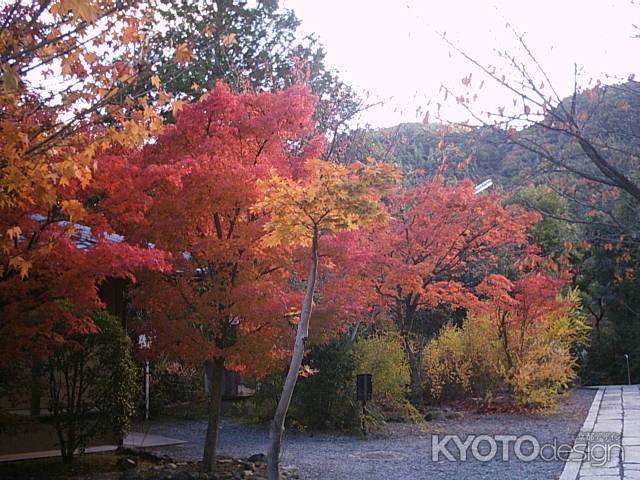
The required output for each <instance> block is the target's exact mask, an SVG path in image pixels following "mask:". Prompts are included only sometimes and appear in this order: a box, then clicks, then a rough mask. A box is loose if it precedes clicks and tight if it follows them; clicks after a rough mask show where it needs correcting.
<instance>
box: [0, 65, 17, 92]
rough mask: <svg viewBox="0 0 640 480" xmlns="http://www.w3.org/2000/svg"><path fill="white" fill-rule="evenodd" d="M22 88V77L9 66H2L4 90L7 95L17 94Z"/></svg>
mask: <svg viewBox="0 0 640 480" xmlns="http://www.w3.org/2000/svg"><path fill="white" fill-rule="evenodd" d="M19 86H20V76H19V75H18V72H16V71H15V70H14V69H13V68H11V67H10V66H9V65H2V90H4V91H5V92H7V93H12V92H16V91H17V90H18V87H19Z"/></svg>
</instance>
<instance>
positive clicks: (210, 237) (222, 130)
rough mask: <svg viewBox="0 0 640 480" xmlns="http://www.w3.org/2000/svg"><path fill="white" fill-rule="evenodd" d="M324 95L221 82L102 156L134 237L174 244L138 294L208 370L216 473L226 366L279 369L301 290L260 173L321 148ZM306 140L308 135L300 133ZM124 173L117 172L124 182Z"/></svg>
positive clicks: (291, 170) (183, 350)
mask: <svg viewBox="0 0 640 480" xmlns="http://www.w3.org/2000/svg"><path fill="white" fill-rule="evenodd" d="M314 103H315V99H314V97H313V96H312V95H311V94H310V93H309V91H308V89H307V88H306V87H303V86H294V87H291V88H289V89H287V90H284V91H281V92H278V93H245V94H234V93H233V92H232V91H231V90H230V89H229V88H228V87H227V86H226V85H224V84H222V83H219V84H218V85H217V86H216V87H215V88H214V89H213V90H212V91H211V92H209V93H207V94H206V95H204V96H203V97H202V98H201V99H200V100H199V101H198V102H195V103H193V104H189V105H185V106H184V107H183V108H182V109H181V110H180V111H179V112H177V115H176V122H175V125H170V126H167V127H166V129H165V131H164V133H163V134H162V135H160V136H159V137H158V138H157V140H156V141H155V142H154V143H153V144H149V145H147V146H146V147H145V148H144V149H143V150H142V151H134V152H128V153H126V152H125V153H124V154H122V155H120V156H117V155H116V156H111V157H109V158H103V163H102V164H101V166H99V168H98V171H99V172H100V169H101V168H102V169H103V171H104V177H102V178H101V176H100V175H99V174H98V175H97V176H96V177H97V178H96V183H97V185H98V186H99V188H100V189H101V195H102V196H103V197H104V198H103V200H101V205H102V206H103V208H105V209H106V210H108V211H109V212H111V213H112V214H113V216H114V218H116V219H118V221H119V222H120V231H122V232H123V233H124V234H125V236H126V237H127V238H131V239H135V240H137V241H139V242H151V243H153V244H154V246H155V248H157V249H160V250H164V251H167V252H170V254H171V262H172V271H171V272H170V273H165V274H161V275H154V274H148V275H147V277H146V278H145V281H144V282H142V283H141V287H140V288H139V289H138V291H137V293H136V301H137V302H138V304H139V305H142V306H144V307H145V308H146V310H147V312H148V321H147V322H146V323H145V324H144V325H142V326H141V328H142V330H143V331H144V332H145V334H147V335H148V336H149V337H150V338H151V344H152V352H151V353H152V354H153V351H155V352H159V353H162V354H163V355H168V356H173V357H176V358H181V359H184V360H188V361H191V362H195V363H204V364H205V365H206V366H207V367H208V368H207V371H208V372H209V375H210V379H211V384H212V389H211V400H210V401H211V405H210V415H209V428H208V431H207V436H206V443H205V453H204V467H205V469H206V470H212V469H213V467H214V463H215V449H216V441H217V431H218V419H219V413H220V402H221V398H222V390H221V384H222V379H223V374H224V369H225V368H227V369H232V370H235V371H238V372H241V373H245V374H258V375H259V374H261V373H265V372H266V371H268V370H270V369H271V368H272V367H273V365H274V364H275V362H278V361H280V360H281V359H282V358H283V357H284V356H285V355H286V353H287V352H288V348H289V346H288V345H287V344H285V343H283V344H280V342H279V339H285V338H289V337H290V336H291V335H292V328H291V324H290V322H289V320H288V318H289V317H288V316H287V313H288V312H289V306H290V305H297V304H298V303H299V302H295V303H292V300H295V299H297V298H298V297H299V296H300V292H298V291H296V290H295V289H292V288H291V283H290V277H291V272H292V267H291V265H289V264H288V263H289V260H288V259H289V258H290V255H287V254H285V253H284V248H285V247H268V246H265V245H264V244H263V243H262V242H261V239H262V237H263V236H264V235H265V232H264V225H265V222H266V220H267V218H266V215H265V214H260V213H256V212H255V211H252V209H251V207H252V206H253V205H254V204H255V203H256V202H257V200H258V190H257V182H258V181H259V180H261V179H268V178H270V177H271V176H272V175H274V174H278V175H282V176H285V177H287V178H292V177H296V176H298V175H299V174H300V172H301V167H302V164H303V162H304V161H305V160H306V159H308V158H311V157H314V156H316V155H318V154H319V152H320V149H321V148H322V147H323V144H324V139H323V138H321V137H312V138H311V140H309V138H308V136H309V135H312V133H313V131H314V123H313V121H312V119H311V115H312V113H313V109H314ZM303 138H304V140H305V141H304V142H302V141H301V139H303ZM114 179H117V181H116V182H114Z"/></svg>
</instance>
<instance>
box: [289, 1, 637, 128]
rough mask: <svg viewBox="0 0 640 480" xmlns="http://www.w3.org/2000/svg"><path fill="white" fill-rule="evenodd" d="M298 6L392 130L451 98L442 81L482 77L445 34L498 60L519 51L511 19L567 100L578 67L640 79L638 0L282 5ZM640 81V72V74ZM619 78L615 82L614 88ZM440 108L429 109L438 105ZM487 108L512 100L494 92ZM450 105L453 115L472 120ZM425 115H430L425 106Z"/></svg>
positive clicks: (484, 98) (596, 74)
mask: <svg viewBox="0 0 640 480" xmlns="http://www.w3.org/2000/svg"><path fill="white" fill-rule="evenodd" d="M280 5H281V6H282V7H284V8H291V9H293V10H295V12H296V14H297V16H298V17H299V18H300V19H301V20H302V29H303V31H304V32H305V33H311V32H315V33H316V34H317V35H318V36H319V38H320V40H321V41H322V43H323V44H324V46H325V47H326V51H327V62H328V63H329V64H330V65H332V66H334V67H335V68H337V69H338V70H339V71H340V72H341V77H342V78H344V79H345V80H346V81H347V82H349V83H350V84H352V85H353V86H355V87H357V89H358V90H360V91H365V90H368V91H370V92H371V95H372V96H374V97H375V98H380V99H386V104H385V106H384V107H379V108H376V109H374V110H371V111H369V112H367V113H366V114H365V115H364V116H363V118H362V119H361V122H368V123H371V124H372V125H374V126H390V125H394V124H397V123H398V122H401V121H404V122H411V121H417V120H422V118H423V117H424V111H425V110H430V111H431V112H432V118H433V115H434V110H435V103H436V102H442V101H443V96H442V93H439V89H440V86H441V84H445V85H447V86H449V87H456V88H461V84H460V80H461V79H462V78H463V77H464V76H466V75H467V74H468V73H470V72H474V77H473V78H474V86H475V88H477V86H478V84H479V82H480V74H479V72H477V71H475V70H474V69H473V67H472V66H471V65H470V64H469V63H468V62H466V61H465V60H464V59H462V58H461V57H460V56H458V55H457V54H454V53H452V51H451V48H450V47H448V46H447V45H446V44H445V43H444V42H443V41H442V40H441V39H440V38H439V37H438V35H437V33H436V32H446V35H447V38H449V39H450V40H452V41H454V42H455V43H456V44H458V45H459V46H460V47H461V48H462V49H463V50H465V51H467V52H469V53H471V54H472V55H473V56H474V57H477V58H479V59H481V60H483V61H485V62H488V63H492V62H496V61H497V57H496V55H495V51H496V49H500V48H504V47H508V48H509V49H511V48H512V46H514V44H515V42H514V38H513V36H512V34H510V33H509V32H508V30H507V29H506V28H505V24H506V22H509V23H510V24H512V25H513V26H514V27H515V28H516V29H517V30H518V31H519V32H521V33H525V34H526V37H525V38H526V41H527V44H528V45H529V46H530V47H531V49H532V50H533V51H534V52H535V54H536V56H537V57H538V59H539V60H540V62H541V63H542V64H543V65H544V66H545V69H546V70H547V72H548V73H549V75H550V77H551V78H552V80H553V82H554V84H555V86H556V88H557V89H558V90H559V91H560V92H561V93H562V94H564V93H565V92H566V93H569V92H570V91H571V89H572V85H573V65H574V63H577V64H578V65H579V66H580V67H582V73H581V77H580V78H581V80H580V81H581V82H582V83H584V84H586V83H587V82H588V80H589V79H590V78H595V79H602V80H603V81H606V78H605V76H606V75H607V74H608V75H613V76H617V77H620V78H626V77H627V76H628V75H629V74H631V73H635V72H638V73H640V68H639V67H640V55H638V53H639V52H640V39H634V38H632V37H633V35H634V33H635V32H634V28H633V26H632V24H633V23H636V22H637V23H640V5H638V2H637V1H636V2H635V4H634V2H633V1H632V0H398V1H396V0H339V1H338V0H281V1H280ZM639 76H640V75H639ZM610 82H611V80H609V81H608V83H610ZM429 99H430V100H431V104H430V105H429V106H427V102H428V100H429ZM479 101H480V102H481V103H480V106H481V107H483V108H489V107H490V106H491V107H495V106H497V105H500V104H503V103H506V102H509V101H510V97H509V96H508V95H505V94H504V93H503V92H499V91H497V90H495V89H494V90H492V89H491V88H487V87H485V88H484V89H483V91H482V92H481V95H480V100H479ZM454 104H455V102H452V101H451V99H449V101H448V102H445V103H444V106H443V110H442V114H443V116H448V117H456V118H455V119H456V120H463V119H464V118H463V117H464V115H463V114H462V112H461V111H459V110H457V109H456V108H455V106H454ZM418 109H420V110H418Z"/></svg>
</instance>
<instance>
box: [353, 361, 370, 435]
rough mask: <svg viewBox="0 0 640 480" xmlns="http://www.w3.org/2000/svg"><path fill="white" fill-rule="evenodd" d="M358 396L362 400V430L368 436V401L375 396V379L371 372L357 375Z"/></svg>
mask: <svg viewBox="0 0 640 480" xmlns="http://www.w3.org/2000/svg"><path fill="white" fill-rule="evenodd" d="M356 397H357V399H358V400H360V401H361V402H362V432H363V433H364V435H365V436H366V435H367V426H366V424H365V415H366V414H367V401H369V400H371V399H372V398H373V380H372V375H371V374H370V373H360V374H358V375H356Z"/></svg>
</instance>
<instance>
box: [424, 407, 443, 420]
mask: <svg viewBox="0 0 640 480" xmlns="http://www.w3.org/2000/svg"><path fill="white" fill-rule="evenodd" d="M424 418H425V420H427V421H428V422H431V421H433V420H444V419H445V414H444V412H443V411H442V410H435V409H434V410H429V411H428V412H427V413H425V415H424Z"/></svg>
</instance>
